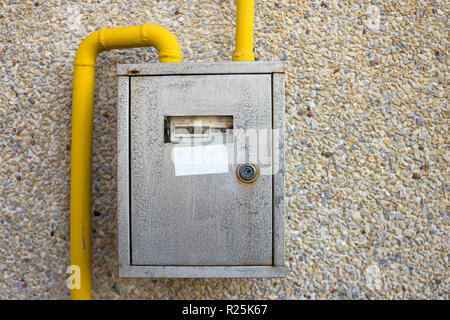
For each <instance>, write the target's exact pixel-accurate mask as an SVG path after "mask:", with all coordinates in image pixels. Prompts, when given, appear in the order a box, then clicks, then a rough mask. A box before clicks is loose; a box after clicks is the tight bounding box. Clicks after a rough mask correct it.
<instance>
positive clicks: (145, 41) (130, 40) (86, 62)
mask: <svg viewBox="0 0 450 320" xmlns="http://www.w3.org/2000/svg"><path fill="white" fill-rule="evenodd" d="M137 47H155V48H156V49H157V50H158V52H159V62H181V61H182V55H181V48H180V44H179V43H178V41H177V39H176V37H175V36H174V35H173V34H172V33H171V32H170V31H169V30H167V29H166V28H163V27H161V26H158V25H155V24H143V25H140V26H130V27H120V28H105V29H101V30H97V31H94V32H93V33H91V34H89V35H88V36H87V37H86V38H85V39H84V40H83V41H82V42H81V44H80V46H79V47H78V50H77V53H76V56H75V62H74V65H75V66H87V67H95V61H96V59H97V56H98V55H99V53H100V52H102V51H105V50H112V49H125V48H137Z"/></svg>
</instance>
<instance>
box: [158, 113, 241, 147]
mask: <svg viewBox="0 0 450 320" xmlns="http://www.w3.org/2000/svg"><path fill="white" fill-rule="evenodd" d="M232 133H233V116H166V117H164V142H166V143H190V144H192V143H201V144H204V143H214V142H217V143H226V142H227V141H228V140H229V137H230V136H231V135H232Z"/></svg>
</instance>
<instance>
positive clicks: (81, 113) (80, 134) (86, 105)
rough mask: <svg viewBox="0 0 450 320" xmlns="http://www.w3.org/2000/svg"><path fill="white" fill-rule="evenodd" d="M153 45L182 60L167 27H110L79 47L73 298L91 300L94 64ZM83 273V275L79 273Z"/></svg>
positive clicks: (162, 57)
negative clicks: (109, 53) (101, 57)
mask: <svg viewBox="0 0 450 320" xmlns="http://www.w3.org/2000/svg"><path fill="white" fill-rule="evenodd" d="M147 46H152V47H155V48H156V49H158V51H159V62H181V60H182V56H181V49H180V45H179V44H178V41H177V39H176V38H175V36H174V35H173V34H172V33H170V32H169V31H168V30H167V29H165V28H163V27H160V26H157V25H152V24H144V25H141V26H132V27H123V28H108V29H101V30H98V31H95V32H93V33H91V34H90V35H88V36H87V37H86V38H85V39H84V40H83V42H82V43H81V44H80V46H79V47H78V50H77V53H76V57H75V63H74V79H73V97H72V99H73V101H72V167H71V186H70V192H71V199H70V264H71V266H72V271H73V270H75V271H74V272H75V273H74V274H73V275H74V276H75V278H74V281H73V282H72V283H71V284H72V285H76V284H77V282H78V281H77V279H76V276H78V275H79V282H78V283H79V284H80V286H79V288H77V287H76V286H75V287H74V288H72V289H71V298H72V299H76V300H78V299H91V297H92V296H91V209H92V208H91V207H92V203H91V193H92V192H91V187H92V180H91V177H92V129H93V113H94V84H95V60H96V59H97V56H98V54H99V53H100V52H102V51H104V50H111V49H123V48H133V47H147ZM77 271H79V273H78V272H77Z"/></svg>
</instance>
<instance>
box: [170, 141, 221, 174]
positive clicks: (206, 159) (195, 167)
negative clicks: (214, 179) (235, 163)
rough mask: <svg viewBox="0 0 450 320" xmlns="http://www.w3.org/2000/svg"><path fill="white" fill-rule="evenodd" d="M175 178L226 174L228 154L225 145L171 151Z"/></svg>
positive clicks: (176, 148)
mask: <svg viewBox="0 0 450 320" xmlns="http://www.w3.org/2000/svg"><path fill="white" fill-rule="evenodd" d="M172 161H173V163H174V165H175V175H176V176H188V175H196V174H211V173H226V172H228V153H227V146H226V145H225V144H213V145H206V146H203V145H202V146H190V147H185V146H183V147H182V146H176V147H174V148H173V150H172Z"/></svg>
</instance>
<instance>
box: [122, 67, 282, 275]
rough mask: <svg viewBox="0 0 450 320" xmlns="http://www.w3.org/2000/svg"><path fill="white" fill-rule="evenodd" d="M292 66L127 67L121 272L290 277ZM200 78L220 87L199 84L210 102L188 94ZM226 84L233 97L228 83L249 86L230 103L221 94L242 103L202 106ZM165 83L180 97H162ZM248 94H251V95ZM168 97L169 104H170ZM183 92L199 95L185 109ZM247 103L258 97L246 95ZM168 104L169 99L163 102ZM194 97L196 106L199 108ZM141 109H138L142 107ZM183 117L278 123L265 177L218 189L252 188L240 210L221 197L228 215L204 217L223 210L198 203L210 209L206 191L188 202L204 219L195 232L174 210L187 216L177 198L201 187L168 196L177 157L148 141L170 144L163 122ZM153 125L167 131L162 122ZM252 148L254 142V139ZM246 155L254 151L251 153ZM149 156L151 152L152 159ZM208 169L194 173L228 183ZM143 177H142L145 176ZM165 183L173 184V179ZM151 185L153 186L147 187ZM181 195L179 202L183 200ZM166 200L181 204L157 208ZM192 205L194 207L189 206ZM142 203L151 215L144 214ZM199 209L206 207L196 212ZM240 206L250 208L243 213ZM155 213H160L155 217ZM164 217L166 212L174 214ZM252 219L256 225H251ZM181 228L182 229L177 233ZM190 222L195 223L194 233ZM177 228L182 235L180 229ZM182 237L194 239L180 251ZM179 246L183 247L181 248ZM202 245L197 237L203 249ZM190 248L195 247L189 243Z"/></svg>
mask: <svg viewBox="0 0 450 320" xmlns="http://www.w3.org/2000/svg"><path fill="white" fill-rule="evenodd" d="M284 69H285V65H284V62H283V61H272V62H265V61H256V62H204V63H162V64H161V63H151V64H121V65H118V68H117V70H118V112H117V113H118V135H117V149H118V171H117V176H118V187H117V189H118V256H119V276H120V277H136V278H140V277H144V278H257V277H284V276H285V273H286V268H285V260H284V259H285V258H284V248H285V245H284V172H285V166H284V157H285V155H284V145H285V141H284V116H285V101H284V99H285V73H284ZM202 79H203V80H202ZM191 80H192V81H191ZM200 82H201V83H203V84H201V85H200V89H201V88H202V87H201V86H213V87H215V88H216V89H214V88H211V89H212V91H210V90H208V91H210V92H206V93H204V94H203V93H202V90H200V91H199V90H198V89H199V88H197V89H196V90H197V91H195V90H194V89H195V88H194V89H192V90H194V91H195V92H191V93H192V94H191V96H192V95H204V97H203V100H202V99H197V98H192V97H190V98H185V97H186V96H190V95H189V90H190V88H193V86H196V85H197V84H198V83H200ZM196 83H197V84H196ZM222 83H223V85H224V88H223V90H224V92H223V94H224V95H227V96H230V95H231V96H233V94H234V93H233V92H231V94H230V92H227V91H226V90H231V91H239V90H241V91H242V90H244V89H241V88H242V87H245V90H244V91H245V92H244V91H242V92H241V95H240V96H239V94H238V96H239V97H237V98H234V99H235V100H233V99H232V98H224V99H223V100H224V101H225V100H226V101H227V102H223V101H222V104H224V103H228V104H230V101H235V102H236V103H235V104H236V106H234V107H233V106H230V107H226V106H225V107H224V106H223V105H221V103H220V102H218V103H217V106H215V104H214V102H213V101H211V109H210V110H208V109H207V108H208V107H206V106H203V109H202V108H201V107H197V105H196V103H197V102H198V103H199V106H201V105H202V103H203V105H204V104H205V99H206V100H208V99H209V96H210V97H211V99H214V97H215V96H217V95H219V96H220V94H221V93H220V90H217V87H218V86H221V85H222ZM170 86H172V87H174V89H173V90H177V91H167V90H170ZM167 87H169V89H167ZM230 88H231V89H230ZM162 89H164V90H165V91H164V92H165V94H166V95H167V92H171V93H172V95H173V97H163V99H162V97H159V96H158V92H157V91H155V90H162ZM180 90H181V91H183V90H184V92H183V93H178V91H180ZM186 90H187V91H186ZM253 91H255V92H253ZM155 92H156V94H155ZM242 94H243V95H242ZM169 95H171V94H169ZM147 96H151V97H147ZM247 96H249V97H248V99H247ZM143 97H144V98H143ZM167 99H168V102H167V101H166V100H167ZM176 99H178V100H176ZM184 99H187V100H189V99H191V100H189V101H188V102H187V107H186V108H184V107H183V108H180V107H179V106H180V105H183V104H184V103H185V101H179V100H184ZM252 99H253V100H252ZM161 100H164V101H166V104H167V103H168V104H167V105H163V104H164V103H163V102H161ZM219 100H220V99H219ZM246 100H248V101H252V102H248V101H247V102H246ZM174 101H175V102H174ZM193 101H194V102H193ZM174 103H175V104H178V107H176V106H175V107H173V108H172V107H171V106H172V105H173V104H174ZM150 104H154V105H150ZM159 104H162V105H161V106H159ZM189 104H190V105H189ZM193 104H194V105H195V106H192V105H193ZM249 105H250V106H249ZM155 106H156V107H155ZM158 108H159V109H158ZM171 108H172V109H171ZM174 108H175V109H174ZM177 108H178V109H177ZM227 108H228V109H227ZM233 108H234V109H233ZM246 108H247V109H248V108H253V109H252V110H242V112H241V111H240V110H241V109H246ZM259 108H261V110H259ZM262 108H266V109H265V111H264V110H262ZM144 109H145V110H144ZM147 109H148V110H147ZM166 109H167V112H166ZM224 109H225V110H224ZM133 112H134V113H136V114H133ZM241 113H246V116H251V117H252V119H250V120H248V121H247V119H246V120H245V121H244V120H242V119H241V118H240V117H241ZM259 113H261V114H259ZM146 116H148V117H149V118H152V117H158V119H157V120H156V121H153V120H150V119H144V120H142V118H146ZM177 116H187V117H189V116H233V117H235V122H237V123H238V125H237V126H236V127H235V128H234V129H236V128H237V127H245V126H247V125H255V123H259V124H261V123H263V124H266V126H268V127H270V128H268V129H270V135H271V140H269V143H268V144H269V145H270V147H269V153H270V156H271V157H272V159H271V160H270V161H271V164H270V168H271V170H272V171H270V172H269V174H266V175H265V176H261V177H260V178H259V179H258V180H256V182H254V181H253V180H252V182H251V183H249V184H248V186H246V184H245V181H244V182H242V181H238V179H235V180H236V182H234V181H233V186H234V185H235V186H236V187H235V188H234V187H232V188H231V189H232V191H231V192H228V191H226V190H219V192H218V193H214V195H215V196H217V195H219V194H221V193H223V194H228V195H233V192H239V193H243V195H241V194H236V195H235V196H236V204H233V205H232V206H231V207H232V208H233V209H230V210H234V211H233V212H231V211H230V213H229V212H227V211H226V210H225V209H224V208H228V207H226V205H221V203H220V200H219V199H217V204H215V206H216V207H217V208H219V210H220V209H221V210H222V211H221V212H220V215H221V216H220V217H218V216H217V215H214V214H215V213H214V212H212V216H206V217H204V216H201V215H205V214H206V215H208V214H211V211H214V208H215V206H208V205H206V208H199V207H201V206H202V202H201V201H203V203H204V199H202V195H201V194H198V195H197V196H198V198H199V199H200V200H198V201H199V202H200V203H197V204H196V205H195V206H194V208H193V207H192V206H191V207H189V210H190V213H189V214H193V215H200V216H201V217H200V218H199V220H198V223H199V224H198V229H197V230H196V229H195V228H196V226H197V225H196V223H197V221H188V222H187V224H186V225H185V226H181V228H180V226H179V224H178V223H177V224H175V222H180V217H174V216H173V214H179V213H180V212H179V210H180V209H179V208H180V204H179V203H175V205H173V203H174V202H177V201H178V202H181V201H184V200H183V199H189V201H187V200H186V202H189V203H191V202H192V201H191V200H192V194H193V193H195V192H197V191H196V190H189V192H187V194H185V195H181V196H180V193H178V196H176V195H175V194H164V193H162V192H163V191H164V192H167V190H169V191H171V190H173V189H174V188H175V187H174V186H172V185H171V183H172V184H174V182H173V181H172V180H170V179H173V178H167V179H166V178H165V177H164V176H161V175H162V174H167V172H168V171H167V170H168V169H164V168H165V167H166V165H164V166H162V167H164V168H159V167H158V166H161V161H162V162H164V161H167V159H168V158H163V156H162V155H161V154H162V153H163V151H162V150H163V149H161V148H159V149H158V147H155V149H154V150H152V149H149V148H148V146H147V145H146V144H147V142H148V144H151V145H155V146H162V145H163V144H165V143H167V141H165V140H166V139H164V137H163V136H164V131H165V130H164V125H165V123H166V122H167V118H170V117H177ZM159 118H160V119H159ZM253 118H255V119H259V120H255V119H253ZM258 121H259V122H258ZM155 123H156V124H157V125H156V126H155V125H154V124H155ZM259 124H256V125H255V126H258V125H259ZM153 127H158V128H156V129H155V128H153ZM133 129H134V130H133ZM150 135H153V137H149V136H150ZM155 135H156V137H155ZM158 135H162V137H159V136H158ZM258 139H259V138H258ZM270 141H271V143H270ZM245 148H247V145H246V146H245ZM238 152H239V151H238ZM244 152H248V150H246V151H244ZM135 153H139V155H136V154H135ZM141 154H142V156H141ZM152 157H156V158H158V157H159V158H158V159H159V160H158V161H159V162H158V161H156V162H155V161H153V160H152V159H151V158H152ZM142 158H144V160H143V159H142ZM246 159H248V158H246ZM152 161H153V162H152ZM147 162H148V163H147ZM275 162H276V166H277V167H276V170H275V169H274V165H273V164H274V163H275ZM133 166H136V168H132V167H133ZM139 166H141V167H142V166H144V169H143V170H139V169H140V167H139ZM241 166H242V165H241ZM236 167H237V166H234V168H236ZM133 170H134V171H133ZM164 170H166V171H164ZM161 171H164V173H161ZM232 171H233V170H230V173H229V176H227V175H226V174H225V178H226V179H230V177H231V176H232V175H234V174H237V172H232ZM238 171H239V170H238ZM202 176H203V177H198V178H195V179H197V180H195V183H197V184H198V183H199V182H204V181H206V182H205V183H208V182H210V181H221V180H220V179H219V178H217V179H219V180H212V179H215V178H211V176H221V175H206V174H205V175H202ZM205 176H209V178H205ZM161 177H162V180H161V181H160V182H158V181H157V182H154V180H157V179H161ZM180 179H181V178H180ZM184 179H194V178H184ZM133 180H135V181H133ZM136 180H140V181H138V182H137V181H136ZM241 180H242V179H241ZM167 181H168V182H167ZM177 181H182V183H184V182H183V181H186V180H177ZM227 181H228V180H227ZM158 183H161V189H162V191H159V190H155V189H159V186H158ZM164 183H165V184H166V185H168V186H165V185H164ZM149 184H150V185H151V186H148V185H149ZM176 184H178V182H176ZM252 184H254V185H252ZM258 184H259V185H258ZM188 186H189V185H188ZM152 188H153V189H152ZM165 188H166V189H165ZM214 188H216V187H214ZM217 188H218V189H221V188H224V187H222V184H218V186H217ZM246 188H247V189H246ZM256 188H259V191H258V192H259V193H260V194H261V195H262V196H260V197H259V198H257V199H256V200H255V198H254V197H256V196H258V195H257V193H258V192H257V191H255V190H257V189H256ZM133 189H134V190H133ZM210 189H211V188H209V189H208V188H207V189H206V190H207V192H209V191H208V190H210ZM246 190H247V191H246ZM248 190H253V191H248ZM198 192H200V191H198ZM227 192H228V193H227ZM252 192H253V193H252ZM245 193H247V194H245ZM188 194H190V195H188ZM164 197H166V198H164ZM210 197H212V196H210ZM224 197H225V198H224V199H226V195H224ZM174 198H177V199H175V200H174ZM270 198H271V203H267V202H269V201H268V200H267V199H270ZM230 199H234V198H230ZM228 200H229V199H228ZM165 201H167V203H168V204H169V203H172V205H171V206H169V205H168V207H167V208H161V209H155V207H154V205H156V206H157V207H156V208H160V207H161V206H165ZM233 201H234V200H230V201H227V202H233ZM133 202H135V203H133ZM254 202H261V203H262V202H264V204H255V203H254ZM189 203H187V204H185V205H189ZM158 206H159V207H158ZM182 206H183V204H181V207H182ZM248 206H254V208H252V209H251V210H253V211H251V210H250V209H248V208H247V207H248ZM231 207H230V208H231ZM171 208H177V209H174V210H175V211H177V210H178V211H177V212H178V213H176V212H175V213H173V212H172V211H171ZM236 208H237V209H236ZM211 209H212V210H211ZM259 209H261V210H262V211H264V212H263V214H260V216H263V215H265V217H259V218H255V217H251V218H246V220H245V219H244V220H239V219H242V218H239V217H237V218H236V217H234V218H233V217H232V216H231V215H232V214H234V215H240V214H242V215H251V214H253V213H254V214H255V216H256V217H257V216H258V213H259V212H258V210H259ZM138 210H141V211H145V212H135V211H138ZM152 210H153V211H152ZM182 210H183V209H182ZM186 210H187V209H186ZM159 211H161V212H159ZM194 211H201V212H200V213H198V214H197V213H195V212H194ZM236 211H242V213H240V212H236ZM152 214H154V215H155V216H154V217H152V216H151V215H152ZM228 214H230V217H227V219H229V220H224V217H223V216H227V215H228ZM149 216H150V217H149ZM165 217H167V221H166V218H165ZM195 217H197V216H195ZM171 219H172V220H171ZM202 219H203V220H202ZM251 219H253V220H251ZM133 220H134V221H133ZM193 220H195V219H193ZM219 220H220V221H219ZM170 221H172V222H173V223H174V224H173V225H170V223H172V222H170ZM205 221H209V222H205ZM248 221H250V222H248ZM153 223H154V224H158V223H159V227H160V228H161V223H162V224H163V225H164V223H165V225H164V226H163V227H162V230H161V229H157V228H156V227H155V229H152V224H153ZM184 223H186V222H184ZM202 223H205V224H202ZM211 223H212V224H211ZM240 223H243V224H244V225H237V224H240ZM246 223H247V225H245V224H246ZM168 224H169V225H168ZM172 226H173V230H170V228H171V227H172ZM211 226H213V227H214V228H216V229H217V230H215V231H214V230H213V231H207V230H205V229H207V228H211ZM164 228H165V229H164ZM168 228H169V229H168ZM184 229H187V230H188V231H186V230H184ZM222 229H226V231H223V230H222ZM197 231H198V232H197ZM177 232H178V233H180V232H181V233H183V234H182V235H181V234H178V233H177ZM220 234H224V235H223V237H222V238H221V239H220V241H222V243H224V244H223V245H222V246H221V245H218V244H215V242H214V241H210V240H211V239H213V240H216V239H215V238H214V237H219V236H220ZM211 237H212V238H211ZM227 237H228V238H227ZM174 239H175V240H177V241H178V242H173V241H175V240H174ZM172 240H173V241H172ZM183 241H186V246H185V247H183V248H178V247H181V246H183V244H184V243H183ZM218 241H219V240H218ZM208 242H210V243H208ZM238 242H239V243H238ZM174 243H175V244H176V246H178V247H177V248H175V247H174ZM193 244H195V246H194V245H193ZM165 245H167V247H165ZM189 245H191V246H192V247H189ZM171 246H172V247H171ZM208 246H211V247H208ZM208 248H210V251H212V252H207V251H208V250H206V249H208ZM222 249H223V250H222ZM203 253H204V254H205V257H203V256H202V254H203Z"/></svg>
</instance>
